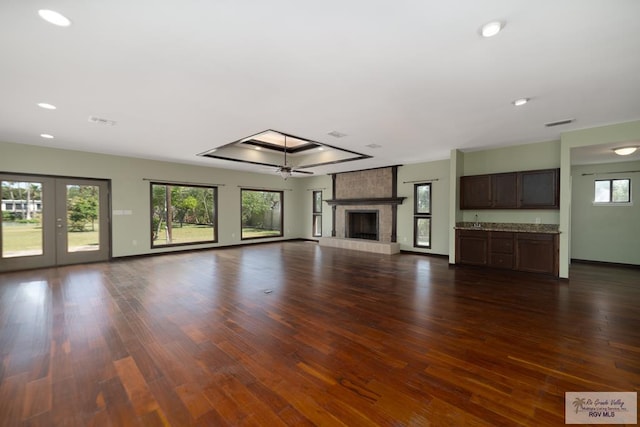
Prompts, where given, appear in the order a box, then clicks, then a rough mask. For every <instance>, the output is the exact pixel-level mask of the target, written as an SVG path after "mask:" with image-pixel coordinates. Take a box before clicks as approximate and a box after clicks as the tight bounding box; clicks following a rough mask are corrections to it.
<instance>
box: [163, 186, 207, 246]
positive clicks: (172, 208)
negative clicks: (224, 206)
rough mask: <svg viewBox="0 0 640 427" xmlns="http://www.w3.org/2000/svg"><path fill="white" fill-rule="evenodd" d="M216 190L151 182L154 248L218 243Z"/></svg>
mask: <svg viewBox="0 0 640 427" xmlns="http://www.w3.org/2000/svg"><path fill="white" fill-rule="evenodd" d="M217 205H218V191H217V188H216V187H206V186H190V185H180V184H175V185H174V184H160V183H153V182H152V183H151V247H152V248H154V247H161V246H176V245H187V244H196V243H211V242H217V241H218V233H217V222H218V218H217V212H218V206H217Z"/></svg>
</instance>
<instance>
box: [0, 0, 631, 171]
mask: <svg viewBox="0 0 640 427" xmlns="http://www.w3.org/2000/svg"><path fill="white" fill-rule="evenodd" d="M42 8H47V9H54V10H57V11H59V12H61V13H63V14H64V15H66V16H67V17H69V18H70V19H71V20H72V22H73V24H72V25H71V26H70V27H68V28H60V27H55V26H53V25H51V24H48V23H46V22H45V21H43V20H41V19H40V18H39V16H38V14H37V11H38V9H42ZM496 19H498V20H502V21H504V22H506V26H505V28H504V30H503V31H502V32H501V33H500V34H498V35H497V36H496V37H493V38H490V39H484V38H482V37H480V36H479V28H480V26H481V25H482V24H484V23H486V22H488V21H491V20H496ZM639 21H640V1H637V0H615V1H612V0H539V1H531V0H484V1H477V0H458V1H450V2H445V1H429V0H398V1H394V2H390V1H380V0H367V1H363V0H352V1H344V0H343V1H336V0H324V1H321V2H300V1H293V0H270V1H241V0H237V1H230V0H218V1H195V0H185V1H166V0H162V1H161V0H153V1H152V0H135V1H131V0H128V1H124V0H108V1H105V0H85V1H77V0H51V1H44V0H42V1H30V0H22V1H11V0H2V1H0V58H1V60H2V65H1V66H0V140H3V141H7V142H15V143H24V144H35V145H46V146H51V147H59V148H66V149H74V150H83V151H91V152H100V153H109V154H117V155H125V156H134V157H142V158H150V159H159V160H169V161H176V162H183V163H191V164H199V165H210V166H214V167H224V168H234V169H244V170H255V171H257V172H268V171H265V170H264V168H260V167H256V166H255V165H248V164H243V163H238V162H225V161H221V160H215V159H209V158H202V157H198V156H197V153H201V152H204V151H206V150H209V149H212V148H214V147H218V146H222V145H225V144H228V143H230V142H232V141H236V140H238V139H241V138H243V137H245V136H248V135H252V134H255V133H257V132H261V131H263V130H266V129H276V130H279V131H282V132H287V133H290V134H293V135H298V136H300V137H303V138H308V139H311V140H315V141H318V142H321V143H325V144H330V145H333V146H336V147H340V148H344V149H347V150H352V151H356V152H359V153H363V154H368V155H371V156H373V158H371V159H367V160H359V161H355V162H351V163H342V164H338V165H332V166H323V167H318V168H314V169H311V170H313V171H314V172H316V173H329V172H339V171H345V170H355V169H365V168H370V167H377V166H386V165H393V164H409V163H416V162H425V161H432V160H439V159H445V158H448V157H449V154H450V150H451V149H452V148H458V149H461V150H463V151H468V150H477V149H483V148H489V147H499V146H506V145H514V144H522V143H528V142H538V141H547V140H553V139H558V138H559V134H560V132H564V131H567V130H573V129H581V128H589V127H593V126H600V125H605V124H611V123H619V122H625V121H630V120H638V119H640V23H639ZM520 97H530V98H531V102H530V103H529V104H527V105H525V106H523V107H514V106H513V105H512V104H511V102H512V101H513V100H514V99H516V98H520ZM38 102H48V103H51V104H54V105H56V106H57V107H58V109H57V110H55V111H47V110H43V109H40V108H38V107H37V106H36V104H37V103H38ZM89 116H95V117H99V118H105V119H108V120H113V121H115V122H116V125H115V126H109V125H101V124H96V123H91V122H89V121H88V117H89ZM567 118H575V122H574V123H571V124H569V125H564V126H558V127H552V128H547V127H545V126H544V123H547V122H552V121H557V120H562V119H567ZM331 131H338V132H341V133H345V134H347V136H345V137H343V138H334V137H332V136H330V135H328V133H329V132H331ZM41 133H49V134H52V135H54V136H55V139H52V140H45V139H42V138H41V137H40V136H39V135H40V134H41ZM603 142H607V141H603ZM371 144H375V145H378V146H380V147H378V148H371V147H369V145H371ZM0 154H1V153H0Z"/></svg>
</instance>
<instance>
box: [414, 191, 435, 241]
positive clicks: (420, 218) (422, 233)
mask: <svg viewBox="0 0 640 427" xmlns="http://www.w3.org/2000/svg"><path fill="white" fill-rule="evenodd" d="M413 200H414V205H413V207H414V209H413V246H415V247H418V248H431V183H427V184H415V185H414V188H413Z"/></svg>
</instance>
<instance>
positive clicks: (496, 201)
mask: <svg viewBox="0 0 640 427" xmlns="http://www.w3.org/2000/svg"><path fill="white" fill-rule="evenodd" d="M491 178H492V181H493V197H492V199H493V205H492V207H493V208H495V209H512V208H517V207H518V174H517V173H516V172H511V173H498V174H495V175H491Z"/></svg>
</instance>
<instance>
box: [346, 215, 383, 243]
mask: <svg viewBox="0 0 640 427" xmlns="http://www.w3.org/2000/svg"><path fill="white" fill-rule="evenodd" d="M345 213H346V221H345V224H346V226H347V227H346V236H347V237H348V238H350V239H367V240H379V237H378V211H377V210H347V211H346V212H345Z"/></svg>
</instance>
